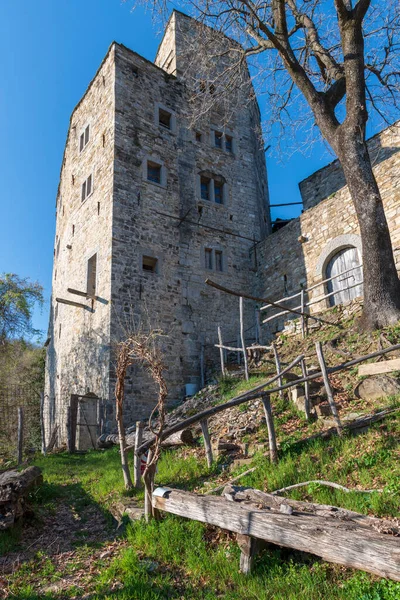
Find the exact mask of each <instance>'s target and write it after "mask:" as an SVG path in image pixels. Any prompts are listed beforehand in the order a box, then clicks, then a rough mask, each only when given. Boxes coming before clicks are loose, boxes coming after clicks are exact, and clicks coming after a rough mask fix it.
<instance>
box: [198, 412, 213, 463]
mask: <svg viewBox="0 0 400 600" xmlns="http://www.w3.org/2000/svg"><path fill="white" fill-rule="evenodd" d="M200 426H201V432H202V434H203V438H204V448H205V451H206V458H207V465H208V468H210V467H211V465H212V464H213V462H214V459H213V453H212V446H211V439H210V432H209V431H208V421H207V419H203V420H202V421H200Z"/></svg>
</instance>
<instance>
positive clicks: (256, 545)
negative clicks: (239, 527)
mask: <svg viewBox="0 0 400 600" xmlns="http://www.w3.org/2000/svg"><path fill="white" fill-rule="evenodd" d="M236 541H237V544H238V546H239V548H240V571H241V572H242V573H243V574H244V575H249V574H250V573H251V571H252V568H253V563H254V559H255V557H256V555H257V554H258V553H259V551H260V547H261V545H262V544H263V541H262V540H257V539H256V538H253V537H251V536H249V535H243V534H242V533H237V534H236Z"/></svg>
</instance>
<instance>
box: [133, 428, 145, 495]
mask: <svg viewBox="0 0 400 600" xmlns="http://www.w3.org/2000/svg"><path fill="white" fill-rule="evenodd" d="M142 439H143V423H142V422H141V421H136V431H135V454H134V457H133V471H134V472H133V478H134V483H133V485H134V487H135V488H136V489H138V488H140V479H141V476H142V474H141V472H140V468H141V464H140V459H141V457H140V455H138V454H136V450H137V449H138V448H139V447H140V445H141V443H142Z"/></svg>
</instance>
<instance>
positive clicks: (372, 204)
mask: <svg viewBox="0 0 400 600" xmlns="http://www.w3.org/2000/svg"><path fill="white" fill-rule="evenodd" d="M341 134H342V135H340V136H339V140H338V156H339V160H340V162H341V165H342V168H343V171H344V175H345V178H346V182H347V185H348V187H349V191H350V194H351V197H352V200H353V203H354V207H355V210H356V214H357V219H358V223H359V227H360V233H361V239H362V262H363V273H364V311H363V315H362V319H361V323H362V325H363V326H364V327H365V328H367V329H374V328H380V327H385V326H387V325H393V324H394V323H396V322H397V321H398V320H399V319H400V282H399V278H398V275H397V270H396V266H395V262H394V257H393V248H392V243H391V239H390V234H389V229H388V224H387V221H386V216H385V213H384V209H383V204H382V198H381V194H380V192H379V189H378V186H377V183H376V180H375V176H374V173H373V171H372V166H371V160H370V157H369V154H368V150H367V145H366V142H365V140H363V139H360V137H361V138H362V137H363V135H361V136H360V131H359V129H358V127H357V131H356V128H354V129H353V128H351V127H347V128H345V129H344V130H342V132H341Z"/></svg>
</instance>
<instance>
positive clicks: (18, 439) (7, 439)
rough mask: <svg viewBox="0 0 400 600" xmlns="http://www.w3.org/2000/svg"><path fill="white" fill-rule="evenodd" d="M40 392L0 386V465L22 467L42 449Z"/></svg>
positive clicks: (24, 387)
mask: <svg viewBox="0 0 400 600" xmlns="http://www.w3.org/2000/svg"><path fill="white" fill-rule="evenodd" d="M40 407H41V394H40V390H39V389H37V388H36V387H34V386H27V385H7V386H4V387H0V424H1V425H0V463H1V461H2V460H3V461H10V462H11V463H12V464H20V463H21V462H22V460H23V458H24V456H26V455H27V454H28V453H30V452H34V451H37V450H40V448H41V431H40Z"/></svg>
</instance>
